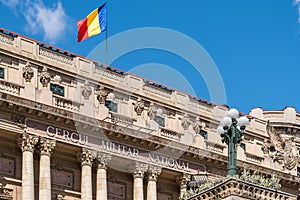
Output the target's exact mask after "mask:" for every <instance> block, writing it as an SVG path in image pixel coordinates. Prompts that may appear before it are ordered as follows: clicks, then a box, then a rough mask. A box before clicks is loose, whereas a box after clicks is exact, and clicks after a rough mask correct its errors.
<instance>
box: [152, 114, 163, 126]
mask: <svg viewBox="0 0 300 200" xmlns="http://www.w3.org/2000/svg"><path fill="white" fill-rule="evenodd" d="M154 121H156V122H157V123H158V125H159V126H162V127H165V118H163V117H160V116H155V117H154Z"/></svg>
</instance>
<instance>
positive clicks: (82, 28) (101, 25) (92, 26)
mask: <svg viewBox="0 0 300 200" xmlns="http://www.w3.org/2000/svg"><path fill="white" fill-rule="evenodd" d="M77 27H78V35H77V42H80V41H82V40H84V39H86V38H88V37H91V36H93V35H97V34H99V33H102V32H103V31H105V30H106V27H107V25H106V3H105V4H103V5H102V6H100V7H99V8H97V9H95V10H94V11H93V12H91V13H90V14H89V15H88V16H87V17H86V18H85V19H83V20H79V21H77Z"/></svg>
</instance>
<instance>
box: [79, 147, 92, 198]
mask: <svg viewBox="0 0 300 200" xmlns="http://www.w3.org/2000/svg"><path fill="white" fill-rule="evenodd" d="M80 159H81V200H92V198H93V196H92V161H93V159H92V154H91V152H90V151H89V150H87V149H82V153H81V157H80Z"/></svg>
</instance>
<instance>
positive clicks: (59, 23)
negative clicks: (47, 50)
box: [23, 2, 68, 43]
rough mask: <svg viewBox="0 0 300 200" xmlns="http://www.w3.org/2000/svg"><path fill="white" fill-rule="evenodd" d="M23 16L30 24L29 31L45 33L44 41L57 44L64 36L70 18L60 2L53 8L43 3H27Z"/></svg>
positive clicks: (27, 28)
mask: <svg viewBox="0 0 300 200" xmlns="http://www.w3.org/2000/svg"><path fill="white" fill-rule="evenodd" d="M26 8H27V9H26V10H25V11H24V13H23V15H24V17H25V19H26V21H27V23H28V26H27V27H26V30H27V31H31V32H32V33H38V32H42V33H44V40H46V41H49V42H50V43H55V42H56V41H57V40H58V39H60V38H61V37H63V36H64V33H65V30H66V25H67V20H68V17H67V15H66V13H65V10H64V8H63V7H62V4H61V3H60V2H58V3H57V4H56V5H54V6H53V7H52V8H49V7H46V6H45V5H44V4H43V3H42V2H39V3H35V4H33V3H27V5H26Z"/></svg>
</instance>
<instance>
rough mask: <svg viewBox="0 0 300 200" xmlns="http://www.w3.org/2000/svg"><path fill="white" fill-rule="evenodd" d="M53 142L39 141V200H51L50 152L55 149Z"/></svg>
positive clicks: (42, 139)
mask: <svg viewBox="0 0 300 200" xmlns="http://www.w3.org/2000/svg"><path fill="white" fill-rule="evenodd" d="M55 144H56V143H55V141H52V140H49V139H46V138H41V139H40V181H39V200H51V170H50V157H51V151H52V149H53V148H54V147H55Z"/></svg>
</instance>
